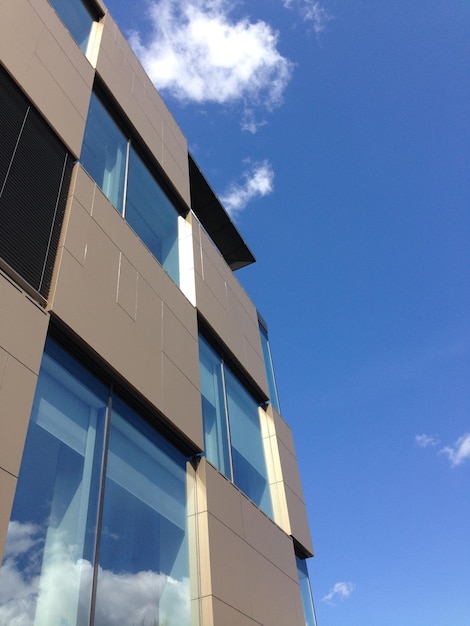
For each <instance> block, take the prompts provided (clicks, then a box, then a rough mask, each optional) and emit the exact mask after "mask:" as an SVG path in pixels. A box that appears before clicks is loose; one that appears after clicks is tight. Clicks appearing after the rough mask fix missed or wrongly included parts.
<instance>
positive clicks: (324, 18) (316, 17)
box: [284, 0, 333, 35]
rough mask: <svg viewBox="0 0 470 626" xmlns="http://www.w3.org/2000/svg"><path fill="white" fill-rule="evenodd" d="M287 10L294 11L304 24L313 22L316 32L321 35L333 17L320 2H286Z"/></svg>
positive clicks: (293, 0) (315, 0)
mask: <svg viewBox="0 0 470 626" xmlns="http://www.w3.org/2000/svg"><path fill="white" fill-rule="evenodd" d="M284 6H285V7H286V9H294V10H297V12H298V13H299V14H300V15H301V17H302V19H303V20H304V22H312V28H313V30H314V32H315V33H316V34H317V35H319V34H320V33H321V32H322V31H324V30H325V28H326V25H327V23H328V22H329V21H330V20H331V19H333V17H332V16H331V15H330V14H329V13H328V11H327V10H326V9H325V8H324V6H323V5H322V3H321V2H319V1H318V0H284Z"/></svg>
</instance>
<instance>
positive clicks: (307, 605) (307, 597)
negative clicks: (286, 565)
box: [295, 556, 317, 626]
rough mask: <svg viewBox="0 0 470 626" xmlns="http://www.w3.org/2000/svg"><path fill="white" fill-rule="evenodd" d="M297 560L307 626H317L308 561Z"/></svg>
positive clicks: (298, 558) (297, 558)
mask: <svg viewBox="0 0 470 626" xmlns="http://www.w3.org/2000/svg"><path fill="white" fill-rule="evenodd" d="M295 558H296V561H297V574H298V576H299V585H300V593H301V595H302V605H303V608H304V616H305V626H317V620H316V618H315V609H314V606H313V598H312V592H311V589H310V580H309V577H308V570H307V561H306V559H301V558H300V557H298V556H296V557H295Z"/></svg>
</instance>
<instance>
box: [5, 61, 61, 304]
mask: <svg viewBox="0 0 470 626" xmlns="http://www.w3.org/2000/svg"><path fill="white" fill-rule="evenodd" d="M0 136H1V137H2V141H1V142H0V224H1V228H0V258H1V259H2V261H3V262H4V264H6V266H7V271H8V268H11V269H12V270H13V272H14V273H16V274H17V275H18V276H19V277H20V278H21V279H23V280H24V281H25V282H26V283H27V284H28V285H29V286H31V287H32V288H33V289H34V290H35V291H37V292H38V293H39V294H40V295H41V296H42V297H43V298H47V295H48V292H49V287H50V283H51V278H52V271H53V267H54V261H55V256H56V252H57V246H58V242H59V237H60V230H61V227H62V221H63V216H64V211H65V203H66V200H67V193H68V188H69V184H70V177H71V173H72V165H73V161H72V158H71V155H69V153H68V151H67V150H66V148H65V147H64V145H63V144H62V142H61V141H60V140H59V139H58V138H57V136H56V135H55V134H54V132H53V131H52V130H51V128H50V127H49V126H48V124H47V123H46V122H45V121H44V120H43V118H42V117H41V116H40V114H39V113H38V112H37V111H36V110H35V109H34V108H33V107H32V106H31V105H30V104H29V102H28V100H27V99H26V97H25V96H24V95H23V94H22V93H21V92H20V90H19V89H18V88H17V87H16V85H15V84H14V83H13V81H12V80H11V79H10V78H9V77H8V75H7V74H6V72H4V71H1V70H0Z"/></svg>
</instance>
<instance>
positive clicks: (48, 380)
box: [0, 342, 108, 626]
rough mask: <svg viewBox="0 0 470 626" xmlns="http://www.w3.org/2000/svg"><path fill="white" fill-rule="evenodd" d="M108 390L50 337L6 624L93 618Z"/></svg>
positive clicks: (3, 616)
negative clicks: (98, 515)
mask: <svg viewBox="0 0 470 626" xmlns="http://www.w3.org/2000/svg"><path fill="white" fill-rule="evenodd" d="M107 401H108V392H107V389H105V388H104V387H102V386H101V385H100V384H99V383H98V382H97V381H96V380H95V379H94V378H92V376H91V375H90V374H89V373H88V372H86V371H85V370H84V369H82V368H81V367H79V366H78V365H77V364H76V363H75V362H74V361H73V360H72V359H71V358H70V357H69V356H68V355H67V354H66V353H64V352H63V351H62V350H61V349H59V348H58V347H57V346H56V345H55V344H53V343H52V342H48V344H47V347H46V352H45V354H44V357H43V361H42V365H41V370H40V374H39V379H38V383H37V389H36V395H35V398H34V404H33V409H32V414H31V419H30V424H29V430H28V435H27V438H26V444H25V449H24V454H23V461H22V464H21V470H20V474H19V478H18V485H17V489H16V495H15V500H14V504H13V510H12V515H11V521H10V525H9V530H8V536H7V541H6V546H5V552H4V559H3V564H2V568H1V569H0V624H2V625H3V624H5V625H6V624H21V625H23V624H24V625H25V626H26V625H28V626H29V625H31V626H33V625H34V626H63V625H64V624H67V625H69V624H70V625H73V626H75V624H77V625H78V624H88V622H89V613H90V601H91V583H92V574H93V554H94V547H95V534H96V524H97V509H98V489H99V482H100V471H101V451H102V445H103V432H104V421H105V414H106V409H107Z"/></svg>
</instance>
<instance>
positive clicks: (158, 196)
mask: <svg viewBox="0 0 470 626" xmlns="http://www.w3.org/2000/svg"><path fill="white" fill-rule="evenodd" d="M126 220H127V222H128V223H129V224H130V226H131V227H132V228H133V229H134V231H135V232H136V233H137V235H138V236H139V237H140V239H142V241H143V242H144V243H145V245H146V246H147V248H148V249H149V250H150V252H151V253H152V254H153V256H154V257H155V258H156V259H157V260H158V261H159V262H160V263H161V265H163V268H164V269H165V270H166V272H167V273H168V274H169V275H170V276H171V278H172V279H173V280H174V282H175V283H176V284H178V283H179V262H178V213H177V211H176V209H175V208H174V206H173V205H172V203H171V202H170V200H169V199H168V198H167V196H166V195H165V193H164V192H163V190H162V189H161V187H160V185H159V184H158V183H157V181H156V180H155V178H154V177H153V176H152V174H151V173H150V172H149V170H148V169H147V168H146V167H145V165H144V164H143V162H142V160H141V159H140V157H138V156H137V154H136V153H135V151H134V150H133V149H131V151H130V157H129V176H128V183H127V196H126Z"/></svg>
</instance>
